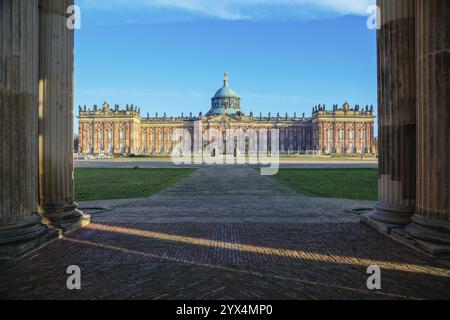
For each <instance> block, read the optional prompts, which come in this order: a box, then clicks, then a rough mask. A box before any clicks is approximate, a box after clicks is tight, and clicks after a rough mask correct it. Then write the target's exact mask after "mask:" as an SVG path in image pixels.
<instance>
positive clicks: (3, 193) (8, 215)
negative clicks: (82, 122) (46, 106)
mask: <svg viewBox="0 0 450 320" xmlns="http://www.w3.org/2000/svg"><path fill="white" fill-rule="evenodd" d="M37 30H38V1H37V0H2V1H0V48H1V50H0V150H1V152H0V260H2V261H3V260H4V259H15V258H17V257H20V256H21V255H23V254H24V253H27V252H28V251H30V250H33V249H35V248H37V247H39V246H41V245H42V244H43V243H44V242H45V241H47V240H50V239H51V238H52V237H56V236H57V235H56V232H54V231H49V229H48V228H47V227H46V226H45V225H43V224H41V218H40V217H39V215H37V206H38V203H37V120H38V86H37V84H38V46H37V43H38V32H37Z"/></svg>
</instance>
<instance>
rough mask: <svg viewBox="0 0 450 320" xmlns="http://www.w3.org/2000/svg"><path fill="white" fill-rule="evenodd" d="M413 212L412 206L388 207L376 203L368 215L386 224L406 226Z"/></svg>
mask: <svg viewBox="0 0 450 320" xmlns="http://www.w3.org/2000/svg"><path fill="white" fill-rule="evenodd" d="M413 214H414V208H398V207H396V208H388V207H385V206H381V205H378V204H377V205H376V206H375V209H374V210H373V212H371V213H370V217H371V218H372V219H373V220H375V221H378V222H381V223H384V224H387V225H397V226H406V225H407V224H409V223H411V216H412V215H413Z"/></svg>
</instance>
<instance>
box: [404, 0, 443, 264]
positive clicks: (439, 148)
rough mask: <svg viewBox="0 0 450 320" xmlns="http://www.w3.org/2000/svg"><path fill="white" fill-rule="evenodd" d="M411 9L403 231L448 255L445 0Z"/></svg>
mask: <svg viewBox="0 0 450 320" xmlns="http://www.w3.org/2000/svg"><path fill="white" fill-rule="evenodd" d="M416 10H417V11H416V12H417V24H416V30H417V40H416V41H417V53H416V56H417V58H416V59H417V60H416V61H417V64H416V68H417V97H418V98H417V136H418V141H417V203H416V212H415V214H414V216H413V218H412V220H413V223H412V224H410V225H409V226H408V227H407V228H406V230H407V231H408V233H409V234H411V235H412V236H413V237H414V238H416V239H419V240H425V241H426V242H427V243H419V244H421V245H422V246H423V247H424V249H425V250H427V251H429V252H430V253H433V254H437V255H440V254H446V255H450V19H449V17H450V2H449V1H448V0H418V1H417V8H416ZM434 244H435V245H434Z"/></svg>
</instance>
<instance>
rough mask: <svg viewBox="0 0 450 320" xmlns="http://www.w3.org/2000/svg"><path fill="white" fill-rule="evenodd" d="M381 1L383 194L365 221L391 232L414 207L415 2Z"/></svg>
mask: <svg viewBox="0 0 450 320" xmlns="http://www.w3.org/2000/svg"><path fill="white" fill-rule="evenodd" d="M378 5H379V6H380V8H381V30H379V31H378V33H377V42H378V108H379V110H378V119H379V128H380V129H379V139H380V142H379V145H380V151H379V152H380V154H379V158H380V159H379V196H378V204H377V205H376V208H375V210H374V211H373V212H372V213H371V214H370V215H369V216H363V217H362V221H363V222H365V223H369V224H370V225H371V226H372V227H375V228H377V229H378V230H380V231H383V232H387V233H390V231H391V229H392V228H394V227H396V226H402V225H406V224H408V223H409V222H410V221H411V220H410V219H411V216H412V214H413V213H414V206H415V166H416V160H415V143H416V139H415V135H416V115H415V105H416V91H415V31H414V29H415V28H414V26H415V0H378ZM368 129H369V127H368V126H367V125H366V126H365V130H366V139H365V142H364V143H365V145H366V147H367V148H368V147H369V145H368V144H367V143H368V141H369V140H370V138H369V135H370V132H369V130H368Z"/></svg>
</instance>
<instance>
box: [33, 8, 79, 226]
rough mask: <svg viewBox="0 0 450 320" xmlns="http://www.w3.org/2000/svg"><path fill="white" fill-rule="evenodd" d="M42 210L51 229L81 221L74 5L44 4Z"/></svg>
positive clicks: (41, 33) (40, 94)
mask: <svg viewBox="0 0 450 320" xmlns="http://www.w3.org/2000/svg"><path fill="white" fill-rule="evenodd" d="M39 4H40V15H39V16H40V27H39V34H40V39H39V54H40V55H39V56H40V60H39V210H40V213H41V215H42V216H43V217H44V218H45V220H44V221H46V222H47V223H49V224H50V225H53V226H56V227H61V228H63V229H64V228H65V227H66V224H73V223H77V222H79V221H80V219H81V218H82V213H81V212H80V211H79V210H78V209H77V204H76V203H75V201H74V189H73V141H74V140H73V121H74V120H73V117H74V114H73V106H74V96H73V92H74V83H73V78H74V73H73V71H74V70H73V68H74V31H73V30H71V29H69V28H68V27H67V13H66V12H67V9H68V7H69V6H71V5H73V0H40V2H39Z"/></svg>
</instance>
